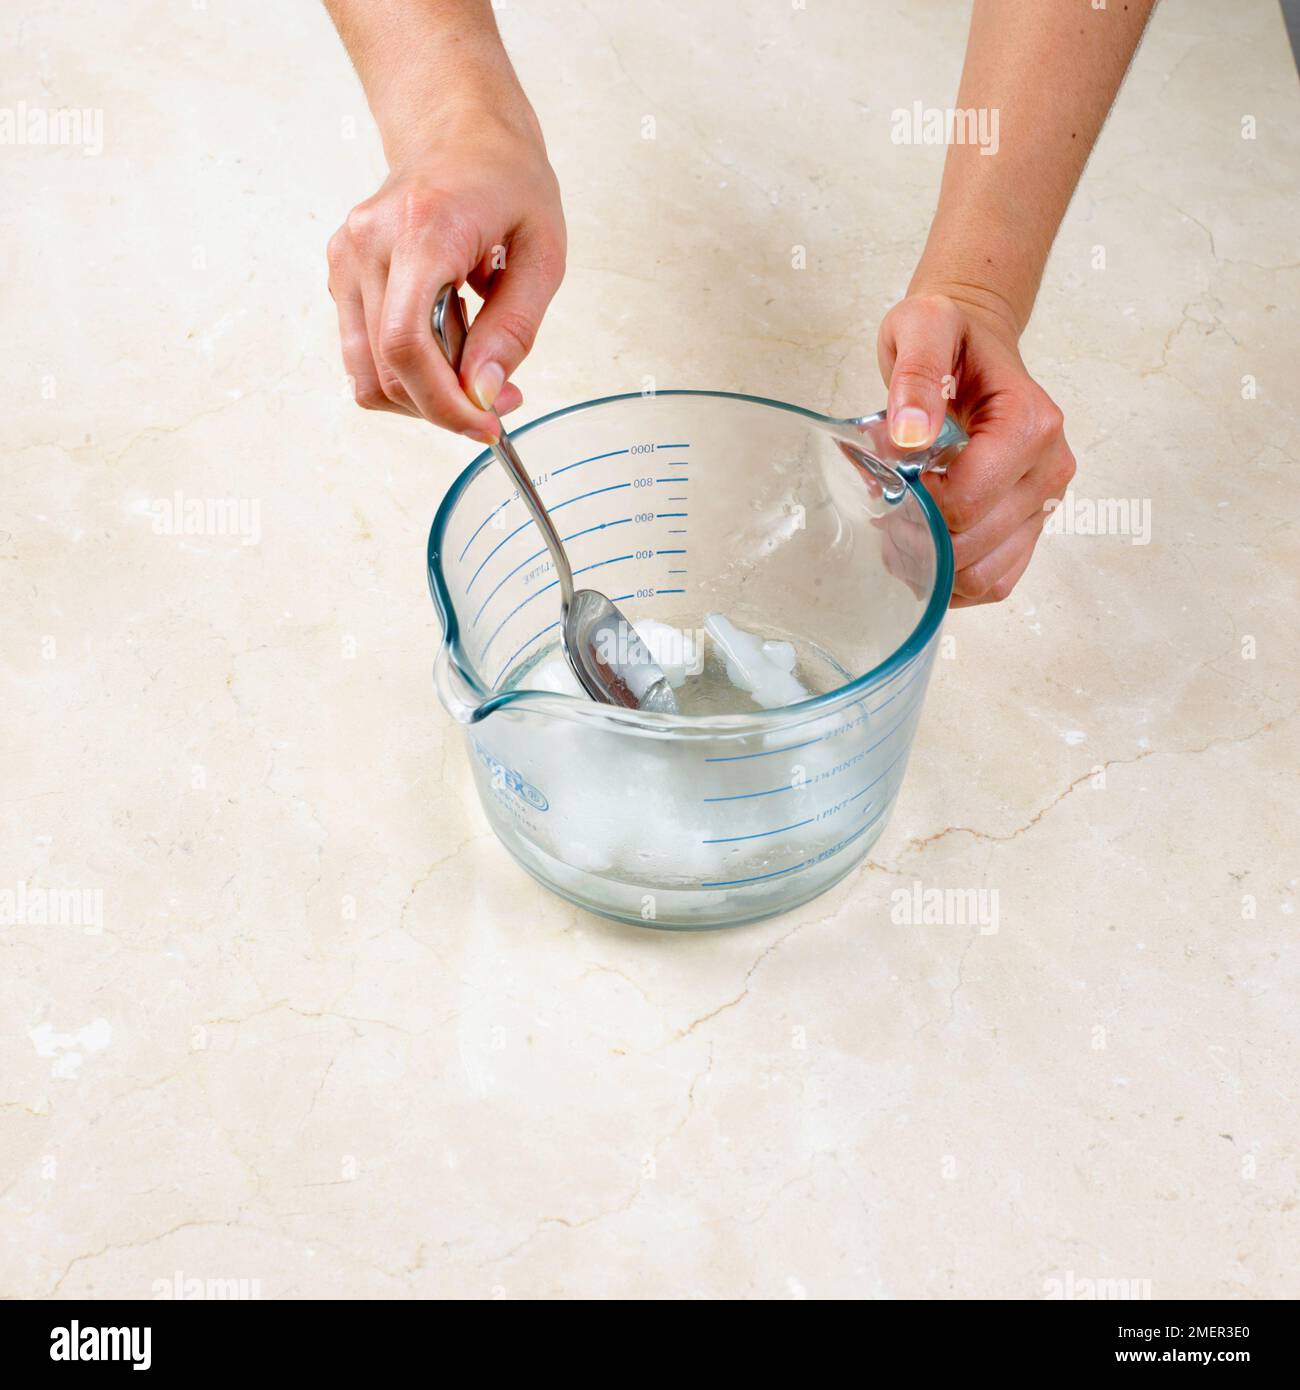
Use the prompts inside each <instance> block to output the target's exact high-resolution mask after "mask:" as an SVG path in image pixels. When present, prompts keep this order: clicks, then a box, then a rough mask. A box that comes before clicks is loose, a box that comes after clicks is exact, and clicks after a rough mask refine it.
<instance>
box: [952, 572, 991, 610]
mask: <svg viewBox="0 0 1300 1390" xmlns="http://www.w3.org/2000/svg"><path fill="white" fill-rule="evenodd" d="M995 582H996V581H995V578H994V576H992V575H990V574H989V572H988V569H987V568H986V567H984V566H980V565H972V566H971V567H970V568H969V569H967V570H963V571H962V573H961V575H960V576H959V580H958V583H957V584H956V585H955V586H954V587H955V588H956V589H957V591H958V592H959V593H960V594H961V596H962V597H963V598H968V599H973V600H974V601H975V602H976V603H987V602H989V600H990V597H991V591H992V589H993V585H994V583H995Z"/></svg>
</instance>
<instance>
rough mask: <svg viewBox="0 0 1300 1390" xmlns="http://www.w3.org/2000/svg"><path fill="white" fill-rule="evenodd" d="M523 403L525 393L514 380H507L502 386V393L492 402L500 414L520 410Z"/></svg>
mask: <svg viewBox="0 0 1300 1390" xmlns="http://www.w3.org/2000/svg"><path fill="white" fill-rule="evenodd" d="M523 403H524V393H523V392H522V391H521V390H520V389H519V388H518V387H517V386H516V385H515V384H514V382H513V381H507V382H506V384H505V385H504V386H503V387H502V388H501V394H500V395H499V396H498V397H497V398H496V400H495V401H493V402H492V404H493V406H494V407H495V409H496V413H497V414H498V415H509V414H510V412H511V411H512V410H518V409H519V407H520V406H521V405H523Z"/></svg>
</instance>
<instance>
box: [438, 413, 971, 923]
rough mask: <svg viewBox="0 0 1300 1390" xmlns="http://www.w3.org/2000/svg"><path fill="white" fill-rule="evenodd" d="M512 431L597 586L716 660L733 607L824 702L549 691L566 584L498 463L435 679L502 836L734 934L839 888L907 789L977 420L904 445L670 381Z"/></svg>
mask: <svg viewBox="0 0 1300 1390" xmlns="http://www.w3.org/2000/svg"><path fill="white" fill-rule="evenodd" d="M513 433H514V434H515V436H516V437H520V438H522V437H524V436H527V445H528V448H527V458H528V461H529V464H530V467H532V468H534V469H536V470H537V471H536V472H535V473H534V474H533V483H534V486H535V487H536V488H537V490H538V492H539V494H540V495H541V497H542V498H543V500H544V501H545V503H546V506H547V509H548V510H549V511H550V513H551V515H552V516H553V518H554V520H555V523H556V525H557V526H558V527H559V529H560V533H561V535H562V537H563V539H564V542H565V545H566V548H567V549H568V551H569V554H570V557H571V559H572V563H573V568H574V573H575V576H576V575H582V574H585V573H590V574H592V575H593V582H594V581H595V577H597V576H598V577H599V587H600V588H601V589H602V590H603V591H604V592H605V593H608V594H609V595H610V597H611V598H612V599H613V600H614V601H615V602H616V603H617V604H618V605H619V606H620V607H621V608H622V609H623V610H624V611H625V612H626V613H627V615H628V617H629V618H630V619H631V620H632V621H633V623H639V622H641V621H642V620H643V619H653V620H656V621H658V622H660V623H666V624H670V625H671V626H672V627H673V628H675V629H678V630H681V631H683V632H684V633H685V634H687V635H688V637H689V638H690V639H691V640H690V646H691V652H690V653H689V654H690V655H693V656H694V657H695V658H696V659H697V660H698V658H699V655H700V653H701V652H702V651H704V650H706V649H707V642H706V640H705V639H704V637H703V632H702V629H703V628H704V626H705V619H706V616H707V615H709V614H714V613H720V614H723V615H725V616H726V617H727V618H729V619H730V620H731V621H732V622H734V623H735V624H737V625H738V626H739V627H740V628H742V629H744V630H745V631H747V632H751V633H753V634H755V635H757V636H759V637H761V638H763V639H769V640H773V641H780V642H787V643H789V644H791V646H793V648H794V650H795V653H796V655H797V663H798V664H797V668H796V671H797V674H798V676H799V678H800V680H801V681H802V683H803V686H804V688H806V689H807V690H808V691H809V698H807V699H805V700H801V701H799V702H798V703H795V704H791V705H787V706H785V707H783V708H778V709H768V710H765V709H761V708H759V707H758V706H757V705H755V706H754V708H753V710H752V712H750V711H746V712H744V713H710V712H704V713H697V714H694V715H692V714H677V715H671V714H657V713H652V712H647V711H637V710H627V709H620V708H615V707H613V706H607V705H597V704H594V703H593V702H591V701H590V700H587V699H584V698H580V697H577V696H574V695H570V694H565V693H560V692H559V691H558V690H557V689H555V688H549V689H548V688H546V686H547V685H548V684H550V682H548V681H547V680H546V679H545V673H546V671H547V669H548V663H550V662H551V660H552V658H553V656H554V653H555V651H556V647H557V643H558V637H559V633H558V604H557V600H556V597H555V588H554V585H555V576H554V574H553V572H552V568H551V565H550V561H549V557H548V555H547V552H546V549H545V546H544V545H543V544H542V541H541V539H540V537H539V535H538V532H537V529H536V527H535V525H534V524H533V522H532V521H531V519H530V517H529V516H528V514H527V512H526V511H525V509H524V507H523V505H522V503H521V500H520V498H519V496H518V494H517V492H516V491H515V489H514V488H513V487H512V486H511V485H510V483H509V480H508V479H507V478H506V476H505V475H504V474H503V472H502V471H501V470H500V469H499V468H493V467H490V466H489V465H490V462H491V454H490V453H488V452H485V453H483V454H481V455H479V457H478V458H476V459H475V460H474V462H473V463H471V464H470V466H469V467H468V468H467V469H466V470H465V471H464V472H463V473H462V474H461V475H460V477H459V478H458V479H457V480H456V482H455V483H454V484H453V485H452V487H451V488H450V490H449V491H448V493H447V496H446V498H445V499H444V501H443V503H442V505H441V507H440V508H439V510H438V513H437V516H436V517H435V519H434V523H433V527H432V530H431V532H430V536H429V549H428V561H429V582H430V588H431V591H432V594H433V600H434V604H435V607H436V608H437V610H438V615H439V617H440V619H441V621H442V626H443V643H442V647H441V649H440V650H439V653H438V657H437V661H436V663H435V668H434V669H435V683H436V686H437V689H438V692H439V696H440V698H441V699H442V701H443V703H444V704H445V706H446V707H447V709H448V710H449V711H450V712H451V714H452V715H453V716H454V717H455V718H456V719H457V720H458V721H460V722H461V723H462V724H463V725H464V728H465V733H466V737H467V740H468V745H469V754H470V762H471V767H472V768H473V773H474V777H475V781H476V785H477V789H478V793H479V796H480V799H481V801H482V804H483V808H484V811H485V812H486V814H487V817H488V820H489V821H490V823H491V824H492V827H493V829H494V830H495V832H496V834H497V835H498V837H499V838H500V839H501V841H502V843H503V844H504V845H505V847H506V848H507V849H508V850H509V851H510V852H511V854H512V855H514V857H515V858H516V859H517V860H518V861H519V862H520V864H522V865H523V867H524V868H525V869H526V870H527V871H528V872H529V873H531V874H532V875H533V876H534V877H535V878H537V879H539V880H540V881H541V882H542V883H543V884H545V885H546V886H547V887H548V888H551V889H552V890H553V891H555V892H557V893H559V894H561V895H562V896H564V897H566V898H568V899H569V900H570V901H572V902H575V903H577V904H578V905H579V906H581V907H584V908H587V909H588V910H590V911H593V912H598V913H601V914H603V915H605V916H608V917H613V918H616V919H618V920H620V921H625V922H631V923H636V924H641V925H646V926H659V927H678V928H690V927H716V926H727V925H737V924H739V923H742V922H746V921H753V920H755V919H757V918H760V917H765V916H770V915H771V914H773V913H777V912H782V911H785V910H787V909H789V908H791V907H794V906H796V905H797V904H798V903H801V902H804V901H806V900H807V899H809V898H811V897H814V896H815V895H816V894H818V893H820V892H822V891H824V890H825V889H826V888H828V887H830V886H831V884H833V883H834V882H836V881H837V880H838V879H839V878H841V877H842V876H843V875H844V874H846V873H847V872H848V871H849V870H850V869H851V868H852V867H853V866H854V865H855V864H856V863H858V862H859V861H860V860H861V859H862V857H863V856H864V855H865V854H866V853H867V851H868V850H869V849H870V847H871V845H872V844H874V842H875V840H876V839H877V838H878V836H879V835H880V833H881V832H882V830H883V829H884V827H885V824H886V822H887V820H888V816H889V813H890V811H891V810H892V808H893V804H894V800H895V798H896V796H897V793H898V789H899V786H900V785H901V782H902V777H903V772H904V769H905V767H906V763H907V755H908V751H909V749H910V747H911V742H912V737H913V734H914V732H915V729H916V724H917V720H918V718H919V715H920V710H921V702H922V700H923V698H924V694H925V688H926V684H927V681H928V678H929V673H930V666H931V662H932V659H933V655H934V650H935V645H936V642H937V638H938V633H939V627H940V624H941V622H942V620H943V615H944V613H945V611H946V609H947V605H948V600H949V597H950V594H951V589H952V549H951V544H950V542H949V538H948V533H947V528H946V527H945V526H944V523H943V520H942V518H941V517H940V516H939V513H938V511H937V509H936V508H935V506H934V503H933V502H932V501H931V499H930V497H929V495H928V494H927V493H926V491H925V489H924V487H923V486H922V485H921V483H920V481H919V473H920V471H921V469H922V468H923V467H943V466H945V465H946V463H947V462H948V461H949V460H950V459H951V458H952V457H953V456H954V455H955V452H956V451H957V450H958V449H959V448H961V446H962V445H963V444H964V443H965V436H964V435H963V434H962V432H961V430H960V429H959V428H958V427H957V425H956V424H955V423H954V422H952V421H951V420H950V421H948V422H947V423H946V425H945V427H944V430H943V432H942V433H941V435H940V437H939V439H938V440H937V441H936V443H935V445H934V446H933V447H932V448H931V449H930V450H928V451H926V452H924V453H920V454H910V455H901V454H899V453H898V451H896V450H895V449H893V447H892V446H891V445H890V443H889V440H888V435H887V432H886V430H885V427H884V423H883V421H882V420H881V419H880V417H878V416H873V417H869V418H867V419H861V420H834V419H830V418H828V417H825V416H822V415H818V414H815V413H814V412H811V411H806V410H802V409H800V408H798V407H796V406H790V405H785V404H783V403H781V402H777V401H769V400H763V399H760V398H756V397H751V396H739V395H731V394H726V393H720V392H696V391H667V392H660V393H658V394H656V395H646V396H642V395H627V396H613V397H607V398H605V399H603V400H597V401H590V402H587V403H585V404H583V405H579V406H574V407H571V408H569V409H567V410H562V411H557V412H556V413H555V414H553V415H549V416H546V417H543V418H542V419H540V420H537V421H534V422H533V423H531V424H529V425H525V426H523V427H522V428H521V429H519V430H517V431H514V432H513ZM530 680H531V681H532V682H533V684H532V685H530Z"/></svg>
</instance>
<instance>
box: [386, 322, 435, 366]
mask: <svg viewBox="0 0 1300 1390" xmlns="http://www.w3.org/2000/svg"><path fill="white" fill-rule="evenodd" d="M378 347H379V355H380V357H382V358H383V360H384V361H385V362H388V363H391V364H393V365H395V366H398V367H405V366H409V365H410V364H411V363H412V362H414V361H415V360H416V359H417V358H418V357H419V356H420V353H421V352H422V351H423V349H424V339H423V335H422V334H420V333H417V332H415V331H413V330H412V328H411V326H410V325H409V324H407V323H391V324H386V325H385V326H384V328H383V329H381V331H380V334H379V343H378Z"/></svg>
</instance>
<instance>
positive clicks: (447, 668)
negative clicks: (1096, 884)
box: [433, 640, 487, 724]
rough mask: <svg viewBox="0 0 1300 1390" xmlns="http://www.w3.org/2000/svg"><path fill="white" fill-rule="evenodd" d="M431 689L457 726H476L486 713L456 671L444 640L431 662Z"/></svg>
mask: <svg viewBox="0 0 1300 1390" xmlns="http://www.w3.org/2000/svg"><path fill="white" fill-rule="evenodd" d="M433 687H434V689H435V690H436V691H437V692H438V698H439V699H440V700H441V701H442V704H443V708H444V709H446V711H447V713H448V714H450V715H451V717H452V718H453V719H454V720H456V722H457V723H458V724H476V723H477V722H478V721H479V720H480V719H482V718H483V716H484V714H485V713H486V712H487V711H486V709H485V707H484V705H483V704H482V702H480V701H479V700H478V699H477V698H476V696H475V693H474V691H473V690H471V689H470V687H469V686H468V685H467V684H466V682H465V679H464V677H463V676H462V675H461V674H460V672H459V671H457V670H456V663H455V662H454V661H453V660H452V659H451V653H450V652H449V651H448V649H447V643H446V641H445V640H444V642H443V643H442V645H441V646H440V647H439V648H438V655H437V656H436V657H435V658H434V661H433Z"/></svg>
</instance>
